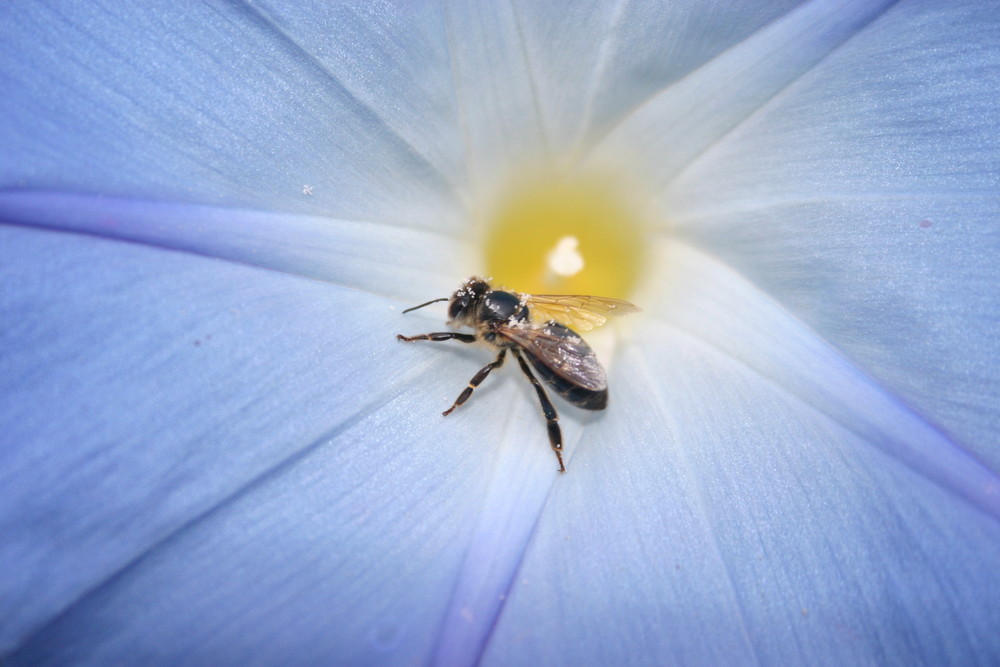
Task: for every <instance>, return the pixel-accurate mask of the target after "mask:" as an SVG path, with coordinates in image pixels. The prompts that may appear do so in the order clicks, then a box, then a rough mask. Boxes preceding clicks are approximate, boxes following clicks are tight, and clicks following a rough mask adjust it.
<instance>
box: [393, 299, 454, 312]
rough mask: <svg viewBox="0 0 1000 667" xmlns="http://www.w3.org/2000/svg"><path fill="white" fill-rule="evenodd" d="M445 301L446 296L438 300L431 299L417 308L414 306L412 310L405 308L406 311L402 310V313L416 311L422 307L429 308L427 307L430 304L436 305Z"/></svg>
mask: <svg viewBox="0 0 1000 667" xmlns="http://www.w3.org/2000/svg"><path fill="white" fill-rule="evenodd" d="M447 300H448V297H446V296H443V297H441V298H440V299H431V300H430V301H428V302H427V303H422V304H420V305H419V306H414V307H413V308H407V309H406V310H404V311H403V312H404V313H408V312H410V311H411V310H416V309H417V308H423V307H424V306H429V305H431V304H432V303H437V302H438V301H447Z"/></svg>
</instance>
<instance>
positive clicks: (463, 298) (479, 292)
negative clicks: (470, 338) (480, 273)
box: [448, 276, 490, 324]
mask: <svg viewBox="0 0 1000 667" xmlns="http://www.w3.org/2000/svg"><path fill="white" fill-rule="evenodd" d="M489 291H490V284H489V283H488V282H486V281H485V280H483V279H482V278H477V277H475V276H473V277H472V278H469V279H468V280H466V281H465V282H464V283H462V286H461V287H459V288H458V289H457V290H455V293H454V294H452V295H451V301H449V302H448V319H449V320H451V321H452V322H454V323H455V324H474V319H475V315H476V309H477V308H478V306H479V304H480V303H481V302H482V300H483V297H484V296H486V293H487V292H489Z"/></svg>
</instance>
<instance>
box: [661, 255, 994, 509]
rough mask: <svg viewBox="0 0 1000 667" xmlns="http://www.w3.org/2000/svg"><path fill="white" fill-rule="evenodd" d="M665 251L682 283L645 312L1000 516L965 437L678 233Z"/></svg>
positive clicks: (985, 470) (988, 479)
mask: <svg viewBox="0 0 1000 667" xmlns="http://www.w3.org/2000/svg"><path fill="white" fill-rule="evenodd" d="M663 253H664V254H663V255H662V256H664V257H669V260H668V261H667V262H666V263H667V264H670V265H671V267H672V268H671V270H672V271H674V272H676V273H675V275H676V276H677V279H678V280H682V281H683V282H684V287H683V288H682V289H677V290H676V291H675V298H674V299H673V301H671V302H670V303H669V304H668V311H667V312H661V313H658V314H657V313H656V312H655V311H651V317H653V318H655V319H656V320H658V321H659V322H660V323H661V324H662V325H663V326H669V327H671V328H673V329H675V330H677V331H683V332H685V333H686V334H688V335H690V336H692V337H693V338H695V339H697V340H699V341H701V342H702V343H704V344H706V345H708V346H710V347H712V348H714V349H716V350H717V351H718V352H720V353H721V354H724V355H726V356H727V357H729V358H730V359H732V360H733V361H735V362H737V363H739V364H742V365H744V366H746V367H747V368H749V369H751V370H752V371H754V372H755V373H757V374H758V375H760V376H761V377H762V378H764V379H766V380H768V381H769V382H772V383H774V384H775V385H777V386H779V387H781V388H782V389H783V390H784V391H786V392H788V394H789V395H790V396H792V397H794V398H795V399H796V400H797V401H800V402H802V403H803V404H805V405H808V406H810V407H811V408H812V409H814V410H816V411H818V412H819V413H821V414H824V415H826V416H827V417H829V418H830V419H832V420H833V421H834V422H835V423H837V424H839V425H840V426H842V427H843V428H845V429H847V430H848V431H850V432H852V433H854V434H856V435H857V436H858V437H860V438H862V439H863V440H864V441H866V442H868V443H870V444H871V445H872V446H874V447H876V448H878V449H879V450H881V451H883V452H885V453H886V454H887V455H889V456H891V457H892V458H893V459H895V460H897V461H899V462H900V463H902V464H904V465H906V466H907V467H909V468H910V469H912V470H914V471H915V472H917V473H919V474H920V475H922V476H924V477H925V478H927V479H929V480H931V481H933V482H934V483H936V484H937V485H939V486H941V487H942V488H944V489H948V490H949V491H951V492H952V493H954V494H956V495H957V496H959V497H961V498H964V499H965V500H966V501H968V502H969V503H971V504H972V505H974V506H975V507H977V508H978V509H979V510H981V511H982V512H984V513H986V514H987V515H989V516H990V517H992V518H993V519H995V520H1000V475H998V474H997V473H996V472H995V471H993V470H991V469H990V468H989V467H987V466H986V465H985V464H983V463H982V462H981V461H980V460H978V459H977V458H976V457H975V456H974V455H973V454H971V453H970V452H969V451H968V450H967V449H965V448H964V447H963V446H962V445H961V443H959V442H956V441H955V440H954V439H952V438H951V437H949V436H948V435H947V434H945V433H944V432H942V431H941V430H940V429H938V428H937V427H935V426H934V425H933V424H931V423H929V422H928V421H927V420H926V419H924V418H923V417H921V416H920V415H919V414H917V413H916V412H914V411H913V410H912V409H911V408H910V407H909V406H907V405H905V404H904V403H903V402H902V401H901V400H900V399H899V398H897V397H896V396H894V395H891V394H889V393H888V392H886V391H885V390H884V389H883V388H882V387H881V386H880V385H879V384H878V383H877V382H876V381H874V380H873V379H872V378H870V377H868V376H867V375H865V374H864V373H863V372H862V371H861V370H860V369H858V368H857V367H855V366H854V365H853V364H851V363H850V361H849V360H848V359H845V358H844V357H843V356H842V355H841V354H840V353H838V352H837V351H836V350H835V349H833V348H832V347H831V346H830V345H829V344H827V343H826V342H825V341H824V340H823V339H822V338H821V337H820V336H819V335H817V334H816V333H815V332H813V331H812V330H811V329H809V328H808V327H806V326H805V325H804V324H802V323H801V322H799V321H798V320H796V319H795V318H794V317H793V316H791V315H790V314H788V313H787V312H786V311H785V310H784V309H783V308H782V307H781V305H780V304H778V303H775V302H773V301H772V300H771V299H770V297H768V296H767V295H765V294H763V293H761V292H760V291H759V290H757V289H756V288H754V287H753V286H752V285H751V284H750V283H748V282H747V281H746V280H745V279H743V278H742V277H741V276H740V275H739V274H737V273H736V272H734V271H732V270H731V269H729V268H728V267H725V266H724V265H722V264H721V263H719V262H717V261H716V260H713V259H711V258H709V257H708V256H707V255H703V254H701V253H700V252H699V251H697V250H695V249H693V248H691V247H687V246H685V245H684V244H682V243H677V242H675V243H670V242H667V243H666V244H665V246H664V251H663ZM720 279H721V281H722V283H723V284H722V285H721V288H720ZM727 322H728V323H733V322H738V323H740V334H739V335H728V334H727V332H729V331H730V330H729V328H728V327H726V326H719V324H720V323H723V324H724V323H727ZM762 322H763V323H766V324H764V325H761V324H760V323H762ZM774 341H781V344H780V346H779V345H776V344H775V342H774ZM755 342H756V343H755Z"/></svg>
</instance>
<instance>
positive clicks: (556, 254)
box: [547, 236, 583, 278]
mask: <svg viewBox="0 0 1000 667" xmlns="http://www.w3.org/2000/svg"><path fill="white" fill-rule="evenodd" d="M579 245H580V242H579V241H578V240H577V238H576V237H575V236H564V237H562V238H561V239H559V241H558V242H557V243H556V247H555V248H554V249H553V250H552V252H550V253H549V255H548V258H547V259H548V263H549V270H550V271H552V273H554V274H556V275H557V276H563V277H566V278H568V277H569V276H575V275H576V274H578V273H580V271H581V270H582V269H583V255H581V254H580V251H579V250H578V249H577V247H578V246H579Z"/></svg>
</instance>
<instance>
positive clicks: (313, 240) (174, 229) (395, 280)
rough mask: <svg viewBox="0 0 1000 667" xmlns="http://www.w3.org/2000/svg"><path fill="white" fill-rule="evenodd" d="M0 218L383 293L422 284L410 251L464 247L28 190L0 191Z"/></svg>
mask: <svg viewBox="0 0 1000 667" xmlns="http://www.w3.org/2000/svg"><path fill="white" fill-rule="evenodd" d="M0 221H2V222H5V223H9V224H18V225H24V226H31V227H40V228H45V229H52V230H57V231H66V232H76V233H84V234H91V235H94V236H100V237H102V238H109V239H117V240H123V241H130V242H136V243H142V244H147V245H151V246H155V247H161V248H167V249H171V250H180V251H184V252H190V253H194V254H199V255H204V256H207V257H214V258H218V259H224V260H228V261H234V262H239V263H243V264H248V265H251V266H257V267H262V268H266V269H270V270H274V271H280V272H284V273H290V274H294V275H299V276H304V277H307V278H313V279H316V280H322V281H324V282H329V283H333V284H338V285H342V286H345V287H349V288H352V289H359V290H363V291H367V292H370V293H373V294H377V295H382V296H388V295H399V293H400V290H399V285H401V284H406V283H401V282H400V281H401V280H413V279H416V278H418V277H420V276H425V278H424V279H423V280H424V281H426V280H427V278H426V274H428V273H429V272H431V271H433V269H432V268H430V267H428V266H427V265H426V264H425V263H422V262H421V256H420V253H419V252H416V251H415V250H414V249H415V248H421V247H428V246H430V245H433V246H435V247H437V248H441V249H442V252H443V253H447V255H448V256H457V255H458V254H459V253H461V252H462V249H463V248H462V246H461V242H459V241H457V240H455V239H453V238H451V237H450V236H448V235H446V234H439V233H436V232H434V231H428V230H419V229H412V228H407V227H397V226H393V225H379V224H375V223H358V222H355V221H344V220H334V219H331V218H325V217H321V216H307V215H300V214H292V213H273V212H266V211H256V210H246V209H230V208H223V207H217V206H202V205H190V204H173V203H161V202H149V201H137V200H128V199H119V198H110V197H96V196H90V195H73V194H63V193H47V192H31V191H7V192H3V191H0ZM441 279H442V282H443V283H444V284H449V283H450V282H451V281H452V280H453V279H454V276H453V275H451V274H447V275H445V273H444V270H443V269H442V276H441ZM418 282H419V281H418Z"/></svg>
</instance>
